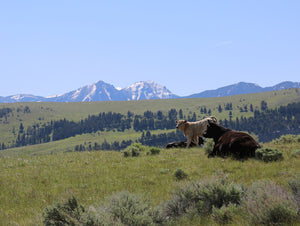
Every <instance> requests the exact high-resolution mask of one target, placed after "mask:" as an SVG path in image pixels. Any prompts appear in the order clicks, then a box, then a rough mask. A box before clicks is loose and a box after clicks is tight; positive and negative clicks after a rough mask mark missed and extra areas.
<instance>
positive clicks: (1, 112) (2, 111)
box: [0, 108, 13, 118]
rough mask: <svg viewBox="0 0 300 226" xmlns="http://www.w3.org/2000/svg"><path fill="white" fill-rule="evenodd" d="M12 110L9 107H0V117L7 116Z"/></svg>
mask: <svg viewBox="0 0 300 226" xmlns="http://www.w3.org/2000/svg"><path fill="white" fill-rule="evenodd" d="M12 111H13V110H12V109H11V108H1V109H0V118H3V117H7V116H8V115H9V113H11V112H12Z"/></svg>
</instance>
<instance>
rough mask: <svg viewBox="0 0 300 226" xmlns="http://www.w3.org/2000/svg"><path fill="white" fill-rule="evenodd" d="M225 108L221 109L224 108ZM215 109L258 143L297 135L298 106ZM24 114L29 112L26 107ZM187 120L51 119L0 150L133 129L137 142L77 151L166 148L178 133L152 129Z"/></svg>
mask: <svg viewBox="0 0 300 226" xmlns="http://www.w3.org/2000/svg"><path fill="white" fill-rule="evenodd" d="M223 108H224V109H223ZM223 108H222V106H221V105H219V106H218V111H219V112H222V111H228V119H226V118H225V119H224V120H219V122H220V124H222V125H223V126H225V127H228V128H231V129H235V130H239V131H247V132H249V133H254V134H256V135H257V136H258V138H259V141H260V142H268V141H271V140H273V139H275V138H278V137H280V136H281V135H283V134H299V133H300V103H292V104H288V105H287V106H280V107H278V108H275V109H268V105H267V102H265V101H262V102H261V106H260V110H258V109H256V110H254V108H253V106H252V105H250V106H249V109H248V107H243V108H241V109H240V111H241V112H243V111H250V112H252V113H253V115H254V116H252V117H243V116H241V117H236V118H235V119H234V118H232V111H231V110H232V104H230V103H227V104H226V105H225V107H223ZM11 111H12V110H11V109H9V108H3V109H2V110H1V111H0V113H1V116H2V117H5V116H6V115H7V114H9V113H10V112H11ZM26 112H30V109H29V108H26ZM200 113H201V114H207V116H208V115H210V114H211V109H206V108H205V107H204V108H201V109H200ZM177 119H187V120H189V121H196V120H198V119H199V116H198V115H197V113H196V112H191V114H189V115H188V116H186V115H183V111H182V109H180V110H179V111H177V110H176V109H170V110H169V111H168V113H167V114H164V113H163V112H162V111H157V112H152V111H149V110H147V111H145V112H144V114H143V115H138V114H134V113H133V112H130V111H128V112H127V114H126V115H124V114H121V113H114V112H107V113H106V112H102V113H99V114H98V115H89V116H88V117H87V118H86V119H83V120H81V121H79V122H75V121H72V120H67V119H62V120H52V121H51V122H49V123H48V124H43V125H40V124H36V125H32V126H28V127H27V128H24V126H23V123H20V126H19V128H18V130H17V131H14V133H17V136H16V137H17V138H16V140H15V141H13V142H12V144H11V145H10V146H9V145H6V144H5V143H2V145H1V149H7V148H12V147H21V146H26V145H34V144H41V143H47V142H50V141H57V140H62V139H66V138H69V137H72V136H75V135H80V134H85V133H94V132H97V131H100V132H104V131H119V132H124V131H126V130H134V131H140V132H143V133H142V136H141V137H140V138H139V139H138V140H123V141H121V142H118V141H116V142H113V143H111V144H110V143H107V142H104V143H102V144H98V143H94V144H93V145H89V147H85V146H84V145H81V146H79V147H78V146H77V147H75V150H77V151H83V150H86V149H88V150H121V149H124V148H126V147H127V146H128V145H130V144H131V143H132V142H134V141H138V142H141V143H142V144H146V145H149V146H165V144H166V143H168V142H172V141H178V140H183V139H184V137H183V134H182V133H181V132H178V131H177V132H176V133H175V132H166V133H161V134H159V135H152V134H151V131H154V130H172V129H174V128H175V120H177Z"/></svg>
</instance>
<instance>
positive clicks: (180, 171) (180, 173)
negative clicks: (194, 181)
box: [174, 169, 188, 180]
mask: <svg viewBox="0 0 300 226" xmlns="http://www.w3.org/2000/svg"><path fill="white" fill-rule="evenodd" d="M174 177H175V179H176V180H183V179H186V178H187V177H188V175H187V173H186V172H184V170H183V169H176V170H175V172H174Z"/></svg>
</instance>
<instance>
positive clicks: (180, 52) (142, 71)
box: [0, 0, 300, 96]
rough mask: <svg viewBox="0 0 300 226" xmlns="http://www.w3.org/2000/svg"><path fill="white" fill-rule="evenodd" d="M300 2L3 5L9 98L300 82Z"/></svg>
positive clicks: (4, 90) (2, 50)
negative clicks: (144, 84)
mask: <svg viewBox="0 0 300 226" xmlns="http://www.w3.org/2000/svg"><path fill="white" fill-rule="evenodd" d="M299 12H300V1H298V0H295V1H294V0H289V1H282V0H280V1H277V0H256V1H255V0H246V1H240V0H236V1H231V0H227V1H223V0H219V1H204V0H203V1H200V0H199V1H196V0H195V1H190V0H186V1H177V0H172V1H169V0H151V1H150V0H148V1H143V0H139V1H131V0H127V1H122V0H119V1H117V0H110V1H101V0H98V1H94V0H88V1H82V0H81V1H79V0H51V1H50V0H46V1H38V0H36V1H32V0H27V1H20V0H12V1H1V4H0V28H1V29H0V40H1V41H0V62H1V64H0V76H1V82H0V96H8V95H13V94H20V93H26V94H34V95H41V96H51V95H56V94H62V93H66V92H68V91H71V90H74V89H77V88H79V87H82V86H84V85H88V84H91V83H94V82H96V81H98V80H103V81H104V82H107V83H110V84H112V85H114V86H115V87H127V86H129V85H131V84H133V83H135V82H138V81H149V80H151V81H154V82H156V83H158V84H161V85H165V86H166V87H167V88H168V89H169V90H170V91H172V92H173V93H175V94H177V95H181V96H185V95H189V94H193V93H199V92H202V91H204V90H208V89H216V88H219V87H222V86H226V85H230V84H233V83H237V82H240V81H244V82H253V83H256V84H258V85H260V86H263V87H265V86H271V85H275V84H277V83H279V82H281V81H294V82H300V13H299Z"/></svg>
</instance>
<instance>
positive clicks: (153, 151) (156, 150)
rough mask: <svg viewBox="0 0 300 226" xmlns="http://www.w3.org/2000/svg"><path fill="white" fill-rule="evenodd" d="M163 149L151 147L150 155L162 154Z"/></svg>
mask: <svg viewBox="0 0 300 226" xmlns="http://www.w3.org/2000/svg"><path fill="white" fill-rule="evenodd" d="M160 151H161V149H160V148H157V147H151V148H149V150H148V153H149V154H150V155H158V154H159V153H160Z"/></svg>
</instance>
